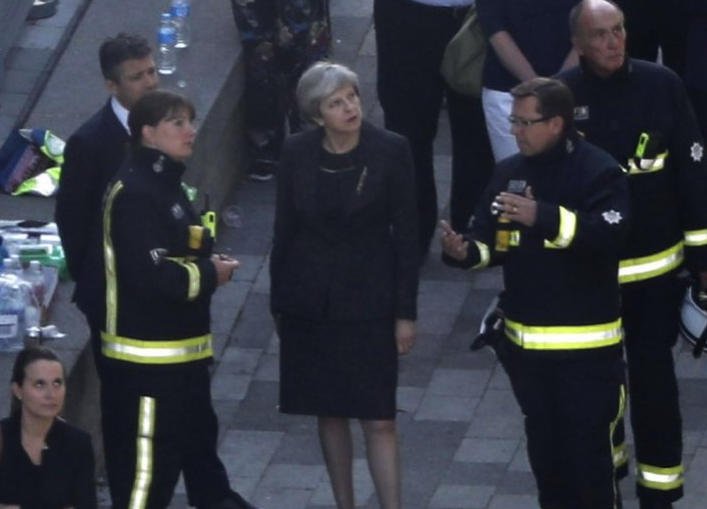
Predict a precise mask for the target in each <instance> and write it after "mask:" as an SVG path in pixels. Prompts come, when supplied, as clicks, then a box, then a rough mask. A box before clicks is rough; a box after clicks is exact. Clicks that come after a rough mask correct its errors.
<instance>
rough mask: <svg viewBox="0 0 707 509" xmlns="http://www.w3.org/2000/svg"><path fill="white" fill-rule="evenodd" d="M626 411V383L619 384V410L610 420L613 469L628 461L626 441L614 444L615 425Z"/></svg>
mask: <svg viewBox="0 0 707 509" xmlns="http://www.w3.org/2000/svg"><path fill="white" fill-rule="evenodd" d="M624 413H626V385H625V384H621V389H620V393H619V410H618V412H616V418H615V419H614V420H613V421H612V422H611V431H610V432H611V435H610V441H611V444H612V448H611V456H612V459H613V461H614V470H617V469H618V468H620V467H622V466H624V465H626V464H627V463H628V448H627V447H626V442H622V443H620V444H616V445H614V440H613V438H614V433H616V427H617V426H618V425H619V423H620V422H621V419H622V418H623V416H624Z"/></svg>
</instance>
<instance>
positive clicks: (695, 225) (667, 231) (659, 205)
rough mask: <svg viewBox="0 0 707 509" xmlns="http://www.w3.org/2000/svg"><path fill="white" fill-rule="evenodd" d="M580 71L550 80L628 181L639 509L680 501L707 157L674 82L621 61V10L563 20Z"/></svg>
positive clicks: (628, 321)
mask: <svg viewBox="0 0 707 509" xmlns="http://www.w3.org/2000/svg"><path fill="white" fill-rule="evenodd" d="M570 22H571V31H572V37H573V44H574V47H575V49H576V50H577V52H578V53H579V55H580V61H581V65H580V66H579V67H576V68H574V69H572V70H570V71H567V72H565V73H562V74H561V75H560V76H558V78H559V79H561V80H562V81H564V82H565V83H566V84H567V86H568V87H569V88H570V89H571V90H572V93H573V94H574V98H575V125H576V126H577V129H578V130H579V131H580V132H581V133H583V134H584V135H585V136H586V139H587V141H589V142H591V143H593V144H595V145H597V146H599V147H601V148H602V149H604V150H606V151H607V152H609V153H610V154H611V155H612V156H613V157H614V158H615V159H616V160H617V161H618V162H619V163H620V164H621V165H622V166H623V167H624V169H625V171H626V172H627V174H628V182H629V192H630V196H631V210H632V214H631V227H630V229H629V235H628V240H627V242H626V244H625V247H624V250H623V252H622V255H621V258H622V260H621V263H620V269H619V280H620V283H621V288H622V306H623V311H622V316H623V321H624V330H625V334H626V338H625V344H626V356H627V360H628V382H629V384H628V385H629V395H630V397H629V401H630V404H631V424H632V427H633V435H634V443H635V449H636V471H637V475H636V480H637V493H638V497H639V500H640V504H641V505H640V507H641V509H665V508H670V507H672V502H673V501H674V500H677V499H678V498H680V497H681V496H682V492H683V466H682V422H681V416H680V407H679V401H678V386H677V379H676V375H675V367H674V364H673V357H672V351H671V348H672V346H674V345H675V342H676V339H677V335H678V318H679V317H678V307H679V303H680V298H681V292H680V287H679V283H678V280H677V273H678V271H679V270H680V268H681V267H682V266H683V259H685V260H686V262H687V267H688V268H689V269H690V270H691V271H692V272H693V273H694V274H696V275H697V276H698V279H700V280H701V284H702V286H703V287H704V286H705V283H707V278H706V277H705V275H706V274H705V271H706V270H707V207H706V206H705V197H707V166H706V164H707V159H705V157H704V154H703V141H702V137H701V134H700V130H699V127H698V125H697V122H696V121H695V118H694V115H693V113H692V110H691V107H690V104H689V101H688V99H687V96H686V93H685V90H684V87H683V85H682V83H681V81H680V79H679V78H678V77H677V76H676V75H675V74H674V73H673V72H672V71H670V70H669V69H667V68H665V67H662V66H659V65H656V64H653V63H649V62H644V61H641V60H634V59H629V58H628V57H627V56H626V53H625V43H626V32H625V30H624V25H623V22H624V17H623V13H622V12H621V11H620V10H619V9H618V8H617V7H616V6H615V5H614V4H612V3H609V2H606V1H605V0H585V1H583V2H582V3H580V4H578V6H577V7H576V8H575V10H574V11H573V13H572V15H571V17H570Z"/></svg>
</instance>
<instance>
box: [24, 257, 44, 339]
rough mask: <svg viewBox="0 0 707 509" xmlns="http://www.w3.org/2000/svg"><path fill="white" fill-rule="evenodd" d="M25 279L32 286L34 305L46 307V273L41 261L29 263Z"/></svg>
mask: <svg viewBox="0 0 707 509" xmlns="http://www.w3.org/2000/svg"><path fill="white" fill-rule="evenodd" d="M23 278H24V279H25V281H27V282H28V283H29V284H30V285H31V288H32V304H34V306H35V307H37V308H39V309H41V307H42V306H43V305H44V297H45V295H44V294H45V288H44V273H43V272H42V266H41V264H40V263H39V260H32V261H30V262H29V267H27V269H26V270H25V272H24V275H23ZM27 327H32V325H29V324H28V325H27Z"/></svg>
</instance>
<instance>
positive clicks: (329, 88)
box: [296, 62, 359, 122]
mask: <svg viewBox="0 0 707 509" xmlns="http://www.w3.org/2000/svg"><path fill="white" fill-rule="evenodd" d="M347 86H352V87H353V88H354V90H355V91H356V94H358V93H359V88H358V75H357V74H356V73H355V72H353V71H352V70H351V69H349V68H348V67H346V66H345V65H341V64H335V63H333V62H317V63H315V64H314V65H312V66H311V67H310V68H309V69H307V70H306V71H304V73H303V74H302V77H301V78H300V79H299V83H297V91H296V95H297V107H298V108H299V113H300V116H301V117H302V119H303V120H306V121H309V122H311V121H313V120H314V119H316V118H320V117H321V113H320V111H319V105H320V104H321V102H322V101H323V100H324V99H326V98H327V97H329V96H330V95H331V94H333V93H334V92H336V91H337V90H339V89H341V88H344V87H347Z"/></svg>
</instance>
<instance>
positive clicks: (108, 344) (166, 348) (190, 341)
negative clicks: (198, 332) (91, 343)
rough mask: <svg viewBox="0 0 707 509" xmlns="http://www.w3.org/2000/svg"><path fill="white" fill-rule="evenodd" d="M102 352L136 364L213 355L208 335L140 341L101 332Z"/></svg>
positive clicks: (158, 362) (170, 362)
mask: <svg viewBox="0 0 707 509" xmlns="http://www.w3.org/2000/svg"><path fill="white" fill-rule="evenodd" d="M101 339H102V347H101V351H102V352H103V355H105V356H106V357H109V358H111V359H117V360H121V361H127V362H134V363H137V364H179V363H183V362H193V361H198V360H201V359H207V358H209V357H211V356H212V355H213V349H212V347H211V334H205V335H204V336H198V337H194V338H185V339H179V340H175V341H143V340H140V339H132V338H125V337H121V336H115V335H111V334H106V333H105V332H104V333H102V334H101Z"/></svg>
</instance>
